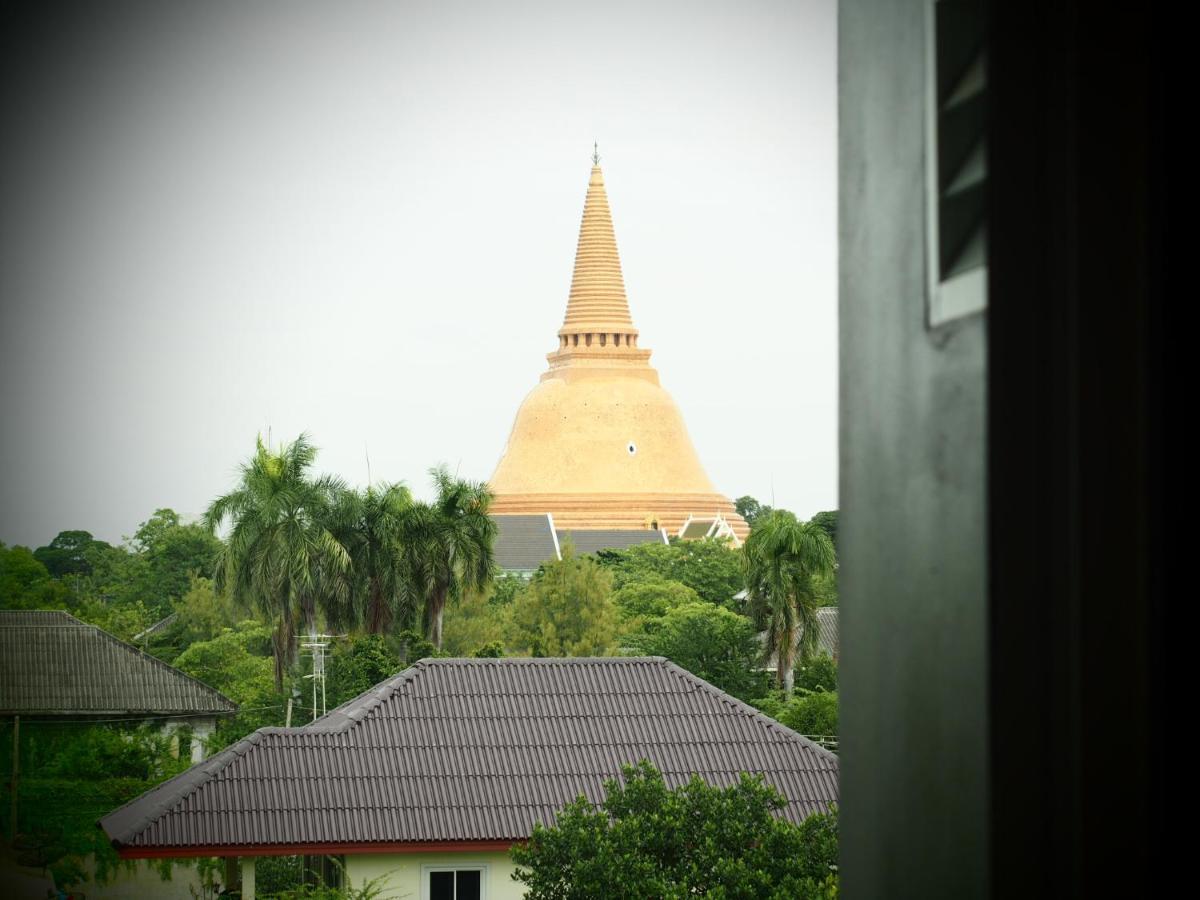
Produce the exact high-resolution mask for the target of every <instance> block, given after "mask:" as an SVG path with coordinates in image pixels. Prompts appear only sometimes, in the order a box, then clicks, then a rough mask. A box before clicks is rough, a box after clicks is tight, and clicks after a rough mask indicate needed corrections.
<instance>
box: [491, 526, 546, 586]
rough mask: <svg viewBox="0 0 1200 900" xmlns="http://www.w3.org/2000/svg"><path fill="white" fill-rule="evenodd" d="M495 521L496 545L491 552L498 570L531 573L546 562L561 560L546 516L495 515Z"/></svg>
mask: <svg viewBox="0 0 1200 900" xmlns="http://www.w3.org/2000/svg"><path fill="white" fill-rule="evenodd" d="M492 521H493V522H495V523H496V543H495V544H494V545H493V550H492V552H493V555H494V557H495V560H496V565H497V566H498V567H499V568H501V569H504V570H506V571H518V572H528V571H531V570H533V569H536V568H537V567H538V566H540V565H541V564H542V563H544V562H546V561H547V560H551V559H558V551H557V550H556V549H555V547H554V532H553V531H551V530H550V517H549V516H547V515H546V514H545V513H541V514H539V515H536V516H492Z"/></svg>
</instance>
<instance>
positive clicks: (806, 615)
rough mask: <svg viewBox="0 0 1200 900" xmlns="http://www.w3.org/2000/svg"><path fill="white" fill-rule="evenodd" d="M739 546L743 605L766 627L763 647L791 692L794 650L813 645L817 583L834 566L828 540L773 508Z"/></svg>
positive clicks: (810, 526) (815, 528)
mask: <svg viewBox="0 0 1200 900" xmlns="http://www.w3.org/2000/svg"><path fill="white" fill-rule="evenodd" d="M743 550H744V554H745V555H744V558H745V567H746V569H745V571H746V590H747V594H748V596H747V601H748V602H747V609H748V611H749V612H750V614H751V617H752V618H753V619H754V621H755V624H756V625H758V627H760V628H765V629H766V632H767V647H766V649H767V652H768V653H769V654H770V655H772V656H774V657H775V659H776V662H777V672H778V676H779V684H780V687H781V688H782V689H783V692H784V694H785V695H787V696H790V695H791V693H792V684H793V677H794V673H793V666H794V663H795V658H796V651H797V649H799V650H800V654H801V658H805V657H807V656H809V655H811V654H812V652H813V651H814V650H815V648H816V645H817V634H818V625H817V607H818V600H817V591H816V584H817V581H818V580H819V579H821V578H825V577H828V576H829V575H830V573H831V572H832V571H833V567H834V562H835V557H834V551H833V543H832V542H831V541H830V540H829V535H827V534H826V533H825V532H824V530H822V529H821V528H820V527H819V526H817V525H814V524H812V523H811V522H800V521H799V520H797V518H796V517H795V515H793V514H792V513H790V512H787V511H785V510H775V511H774V512H772V513H771V514H770V515H769V516H767V517H766V518H764V519H761V520H760V521H759V522H758V524H757V525H756V526H755V528H754V530H753V531H751V532H750V536H749V537H748V538H747V539H746V543H745V546H744V547H743Z"/></svg>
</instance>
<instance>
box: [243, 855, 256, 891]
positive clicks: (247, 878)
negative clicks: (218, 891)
mask: <svg viewBox="0 0 1200 900" xmlns="http://www.w3.org/2000/svg"><path fill="white" fill-rule="evenodd" d="M242 900H254V857H253V856H243V857H242Z"/></svg>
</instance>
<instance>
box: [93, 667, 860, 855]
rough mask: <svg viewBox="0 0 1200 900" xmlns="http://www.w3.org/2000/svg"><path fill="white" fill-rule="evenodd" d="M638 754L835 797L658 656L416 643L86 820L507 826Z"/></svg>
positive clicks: (451, 832) (337, 831)
mask: <svg viewBox="0 0 1200 900" xmlns="http://www.w3.org/2000/svg"><path fill="white" fill-rule="evenodd" d="M643 758H645V759H649V760H650V761H651V762H652V763H654V764H655V765H656V766H657V767H658V768H659V769H660V770H661V771H662V772H663V774H664V776H665V778H666V780H667V782H668V783H669V784H671V785H678V784H681V783H683V782H685V781H687V780H688V779H689V778H690V777H691V776H692V775H693V774H698V775H700V776H701V777H703V778H704V779H705V780H706V781H708V782H709V783H711V784H715V785H727V784H730V783H732V782H733V781H735V780H736V778H737V777H738V773H740V772H743V771H748V772H761V773H763V775H764V776H765V778H766V780H767V781H768V782H769V783H771V784H772V785H774V786H775V787H776V788H778V789H779V790H780V791H781V792H782V793H783V795H784V797H785V798H786V799H787V801H788V804H787V807H786V808H785V810H784V811H783V813H782V814H783V815H785V816H787V817H788V818H789V819H792V820H794V821H799V820H801V819H803V818H804V817H805V816H807V815H808V814H810V813H812V812H815V811H818V810H823V809H825V808H827V807H828V805H829V804H831V803H835V802H836V801H837V799H838V761H837V757H836V756H834V755H833V754H831V753H829V752H828V751H826V750H823V749H822V748H821V747H819V746H817V745H816V744H814V743H812V742H811V741H809V740H807V739H805V738H803V737H801V736H800V735H798V734H796V733H795V732H793V731H791V730H790V729H788V728H785V727H784V726H783V725H780V724H779V723H778V722H775V721H774V720H772V719H769V718H767V717H766V716H764V715H762V714H761V713H759V712H758V711H757V710H755V709H753V708H751V707H749V706H747V705H746V704H744V703H741V702H740V701H738V700H735V699H734V698H732V697H730V696H729V695H727V694H725V693H723V692H721V691H719V690H717V689H716V688H715V687H713V686H712V685H710V684H708V683H707V682H705V681H702V680H701V679H699V678H696V677H695V676H694V675H691V674H690V673H688V672H686V671H684V670H683V669H681V668H679V667H678V666H676V665H674V664H673V663H671V662H669V661H667V660H665V659H663V658H661V657H642V658H605V659H587V658H584V659H427V660H422V661H421V662H418V663H416V664H415V665H414V666H412V667H411V668H409V669H407V670H406V671H404V672H402V673H401V674H399V675H397V676H395V677H393V678H391V679H388V680H387V681H384V682H383V683H381V684H379V685H377V686H376V687H375V688H373V689H372V690H370V691H368V692H366V693H365V694H362V695H361V696H359V697H357V698H355V699H354V700H351V701H350V702H348V703H346V704H344V705H342V706H340V707H338V708H337V709H335V710H333V711H332V712H330V713H329V714H328V715H326V716H323V717H322V718H320V719H318V720H317V721H316V722H313V723H312V724H311V725H307V726H304V727H302V728H290V729H285V728H263V729H260V730H259V731H257V732H255V733H254V734H252V735H250V736H249V737H248V738H246V739H245V740H243V741H240V742H239V743H237V744H235V745H234V746H232V747H230V748H228V749H226V750H225V751H223V752H222V753H219V754H217V755H215V756H213V757H212V758H211V759H209V760H207V761H206V762H203V763H200V764H198V765H196V766H193V767H192V768H191V769H189V770H188V771H187V772H184V773H183V774H181V775H179V776H177V777H175V778H173V779H171V780H170V781H167V782H165V783H163V784H162V785H160V786H159V787H157V788H155V789H153V790H151V791H149V792H148V793H146V794H143V795H142V796H141V797H139V798H137V799H136V800H134V801H132V802H131V803H129V804H127V805H125V806H123V807H121V808H120V809H118V810H116V811H115V812H113V813H110V814H109V815H108V816H106V817H104V818H103V819H102V820H101V821H100V824H101V826H102V827H103V828H104V830H105V831H106V832H107V834H108V836H109V838H110V839H111V840H112V842H113V844H114V846H116V847H117V848H118V850H120V851H121V855H122V856H126V857H134V856H139V855H155V851H156V850H157V851H159V853H163V852H164V851H170V852H171V853H173V854H175V855H179V854H181V853H183V854H186V853H188V852H191V853H193V854H197V853H200V852H201V851H208V852H209V853H212V852H220V851H222V850H225V851H231V850H236V849H237V848H249V847H254V848H257V850H258V851H259V852H263V851H264V850H266V851H267V852H269V849H270V847H271V846H272V845H273V846H275V847H277V848H279V849H280V852H282V851H283V848H290V849H291V852H296V848H302V847H305V846H311V847H317V846H326V847H328V846H333V845H337V846H341V847H343V848H345V847H347V846H354V845H365V846H369V845H386V844H402V843H423V842H461V841H512V840H516V839H521V838H525V837H528V836H529V834H530V833H531V831H532V829H533V825H534V823H535V822H543V823H550V822H552V821H553V820H554V816H555V811H556V810H558V809H559V808H561V807H562V806H563V805H564V804H565V803H567V802H569V801H571V800H573V799H574V798H575V797H577V796H578V795H579V794H585V795H587V796H588V797H589V798H590V799H592V800H599V799H602V798H603V781H604V779H606V778H610V777H615V776H618V775H619V774H620V770H621V766H622V764H624V763H632V762H636V761H638V760H640V759H643ZM339 852H353V850H347V849H343V850H341V851H339Z"/></svg>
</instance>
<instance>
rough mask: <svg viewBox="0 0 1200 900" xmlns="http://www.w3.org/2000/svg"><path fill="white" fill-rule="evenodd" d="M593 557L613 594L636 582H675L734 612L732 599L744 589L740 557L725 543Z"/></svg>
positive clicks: (641, 548)
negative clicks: (606, 572) (608, 576)
mask: <svg viewBox="0 0 1200 900" xmlns="http://www.w3.org/2000/svg"><path fill="white" fill-rule="evenodd" d="M597 557H598V559H599V560H600V562H601V564H602V565H603V566H604V567H605V568H606V569H608V570H609V571H610V572H611V573H612V578H613V587H614V588H616V589H617V590H620V589H621V588H623V587H625V586H626V585H629V584H634V583H637V582H644V581H652V580H658V581H677V582H679V583H680V584H685V585H687V586H688V587H690V588H691V589H692V590H694V591H695V592H696V593H697V594H699V595H700V598H701V599H702V600H707V601H708V602H709V603H717V604H719V605H721V606H728V607H730V608H731V609H735V611H736V602H735V601H734V599H733V597H734V595H735V594H737V593H739V592H740V591H741V590H742V588H743V587H744V586H745V585H744V580H743V577H742V568H741V554H740V553H739V552H738V551H737V550H736V549H734V548H733V547H731V546H730V545H729V544H728V543H727V542H725V541H717V540H704V541H679V540H675V541H672V542H671V543H670V544H638V545H637V546H635V547H630V548H629V549H627V550H603V551H601V552H600V553H599V554H597Z"/></svg>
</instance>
